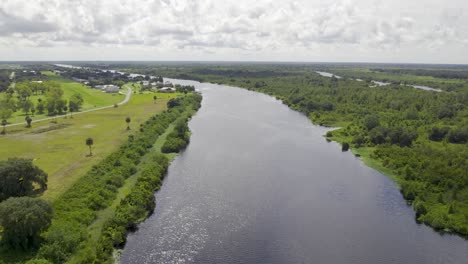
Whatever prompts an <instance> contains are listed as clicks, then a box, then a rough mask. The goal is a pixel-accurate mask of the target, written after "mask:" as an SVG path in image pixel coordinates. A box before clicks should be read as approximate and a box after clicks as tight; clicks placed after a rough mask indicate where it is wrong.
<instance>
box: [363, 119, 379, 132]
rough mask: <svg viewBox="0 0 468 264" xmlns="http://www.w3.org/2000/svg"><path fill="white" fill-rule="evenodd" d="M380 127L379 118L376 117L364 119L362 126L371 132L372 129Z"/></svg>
mask: <svg viewBox="0 0 468 264" xmlns="http://www.w3.org/2000/svg"><path fill="white" fill-rule="evenodd" d="M379 125H380V122H379V117H378V116H377V115H368V116H366V117H365V118H364V126H365V127H366V128H367V130H372V129H373V128H374V127H377V126H379Z"/></svg>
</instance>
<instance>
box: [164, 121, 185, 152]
mask: <svg viewBox="0 0 468 264" xmlns="http://www.w3.org/2000/svg"><path fill="white" fill-rule="evenodd" d="M189 141H190V132H189V128H188V125H187V120H180V121H178V122H177V123H176V124H175V127H174V131H172V132H171V133H170V134H169V135H167V139H166V142H164V145H163V146H162V147H161V152H163V153H171V152H175V153H177V152H179V151H181V150H183V149H184V148H185V147H186V146H187V145H188V143H189Z"/></svg>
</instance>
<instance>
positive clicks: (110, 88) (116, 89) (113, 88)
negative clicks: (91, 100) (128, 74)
mask: <svg viewBox="0 0 468 264" xmlns="http://www.w3.org/2000/svg"><path fill="white" fill-rule="evenodd" d="M94 88H96V89H99V90H103V91H104V92H106V93H118V92H119V89H120V88H119V87H118V86H117V85H113V84H106V85H96V86H94Z"/></svg>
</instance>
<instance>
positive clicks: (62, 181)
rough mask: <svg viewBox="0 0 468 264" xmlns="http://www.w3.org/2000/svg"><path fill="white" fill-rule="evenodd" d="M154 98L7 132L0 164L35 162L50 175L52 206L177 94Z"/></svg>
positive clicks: (136, 98)
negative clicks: (89, 139) (15, 160)
mask: <svg viewBox="0 0 468 264" xmlns="http://www.w3.org/2000/svg"><path fill="white" fill-rule="evenodd" d="M153 95H154V94H152V93H151V94H133V95H132V98H131V100H130V102H128V103H127V104H125V105H122V106H119V107H118V108H109V109H105V110H99V111H95V112H89V113H85V114H81V115H76V116H74V118H73V119H71V118H66V119H65V118H63V117H62V118H57V124H54V123H51V122H50V121H43V122H39V123H33V127H32V128H25V127H23V126H16V127H10V128H7V134H6V135H5V136H1V137H0V146H2V147H1V148H0V159H1V160H3V159H7V158H10V157H24V158H31V159H34V163H35V164H36V165H37V166H39V167H40V168H42V169H43V170H45V171H46V172H47V173H48V174H49V181H48V190H47V191H46V192H45V193H44V195H43V198H45V199H47V200H53V199H55V198H56V197H57V196H58V195H60V194H62V193H63V192H64V191H65V190H66V189H67V188H68V187H69V186H71V185H72V184H73V183H74V182H75V181H76V180H77V179H78V178H79V177H80V176H82V175H84V174H85V173H86V172H87V171H88V170H89V169H90V168H91V166H93V165H95V164H97V163H98V162H99V161H100V160H102V159H103V158H105V157H106V156H107V155H108V154H110V153H111V152H113V151H115V150H116V149H117V148H118V147H119V146H120V144H121V143H123V142H124V141H125V140H126V139H127V137H128V135H130V134H132V133H133V131H136V130H138V129H139V126H140V124H141V123H143V122H144V121H145V120H146V119H147V118H149V117H150V116H152V115H154V114H155V113H158V112H161V111H163V110H165V109H166V102H167V100H168V99H169V98H172V97H175V96H177V95H178V94H162V93H158V94H156V95H157V97H158V100H157V102H156V104H155V103H154V101H153ZM99 100H101V99H99ZM102 102H105V100H102ZM127 116H129V117H130V118H131V120H132V121H131V123H130V127H131V128H132V130H130V131H127V130H126V127H127V125H126V123H125V118H126V117H127ZM87 137H92V138H93V139H94V146H93V156H92V157H87V154H88V153H89V149H88V147H87V146H86V145H85V139H86V138H87Z"/></svg>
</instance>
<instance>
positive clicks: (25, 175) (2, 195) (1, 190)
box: [0, 158, 47, 202]
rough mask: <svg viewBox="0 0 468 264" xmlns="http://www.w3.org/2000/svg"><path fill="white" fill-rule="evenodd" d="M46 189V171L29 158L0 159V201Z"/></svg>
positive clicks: (37, 192)
mask: <svg viewBox="0 0 468 264" xmlns="http://www.w3.org/2000/svg"><path fill="white" fill-rule="evenodd" d="M46 189H47V173H45V172H44V171H43V170H41V169H40V168H39V167H37V166H35V165H34V164H33V161H32V160H31V159H22V158H10V159H8V160H4V161H0V202H1V201H3V200H5V199H8V198H9V197H18V196H29V195H37V194H39V193H42V192H44V191H45V190H46Z"/></svg>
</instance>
